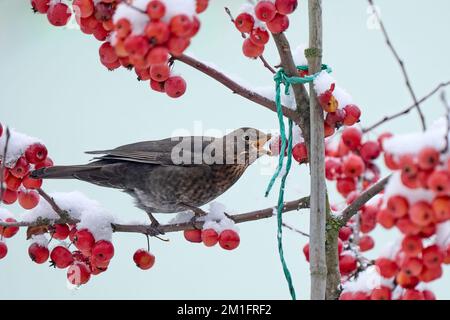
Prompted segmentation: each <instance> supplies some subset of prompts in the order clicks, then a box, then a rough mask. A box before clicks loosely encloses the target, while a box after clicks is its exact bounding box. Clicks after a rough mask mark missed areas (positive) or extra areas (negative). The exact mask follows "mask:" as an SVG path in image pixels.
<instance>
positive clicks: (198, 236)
mask: <svg viewBox="0 0 450 320" xmlns="http://www.w3.org/2000/svg"><path fill="white" fill-rule="evenodd" d="M183 234H184V238H185V239H186V240H187V241H189V242H194V243H200V242H202V231H201V230H198V229H193V230H184V232H183Z"/></svg>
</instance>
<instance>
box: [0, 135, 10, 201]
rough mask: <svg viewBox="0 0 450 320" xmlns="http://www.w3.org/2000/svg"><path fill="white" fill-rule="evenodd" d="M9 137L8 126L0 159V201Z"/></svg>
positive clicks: (1, 198) (0, 199) (1, 199)
mask: <svg viewBox="0 0 450 320" xmlns="http://www.w3.org/2000/svg"><path fill="white" fill-rule="evenodd" d="M10 138H11V132H10V131H9V127H6V132H5V148H4V149H3V157H2V159H1V160H2V161H0V203H1V202H2V201H3V188H4V186H3V182H4V180H5V177H4V173H5V166H6V154H7V153H8V144H9V139H10Z"/></svg>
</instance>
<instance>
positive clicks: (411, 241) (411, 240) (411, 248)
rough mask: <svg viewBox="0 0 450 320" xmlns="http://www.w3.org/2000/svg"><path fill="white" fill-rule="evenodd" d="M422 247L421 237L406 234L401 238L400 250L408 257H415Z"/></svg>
mask: <svg viewBox="0 0 450 320" xmlns="http://www.w3.org/2000/svg"><path fill="white" fill-rule="evenodd" d="M422 248H423V244H422V239H420V237H419V236H412V235H411V236H406V237H405V238H403V240H402V250H403V252H404V253H405V254H406V255H407V256H408V257H417V256H418V255H419V254H420V253H421V252H422Z"/></svg>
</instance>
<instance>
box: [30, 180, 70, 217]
mask: <svg viewBox="0 0 450 320" xmlns="http://www.w3.org/2000/svg"><path fill="white" fill-rule="evenodd" d="M37 192H38V193H39V195H40V196H41V197H42V198H43V199H44V200H45V201H47V203H48V204H49V205H50V206H51V207H52V209H53V211H55V212H56V213H57V214H58V216H59V217H60V218H61V219H65V218H68V217H69V215H68V213H67V211H65V210H63V209H61V207H60V206H58V204H57V203H56V202H55V199H53V198H52V197H51V196H49V195H48V194H47V193H46V192H45V191H44V190H42V189H41V188H38V189H37Z"/></svg>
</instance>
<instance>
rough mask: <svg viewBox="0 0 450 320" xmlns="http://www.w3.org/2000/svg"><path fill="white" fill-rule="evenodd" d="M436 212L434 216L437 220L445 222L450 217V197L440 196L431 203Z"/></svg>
mask: <svg viewBox="0 0 450 320" xmlns="http://www.w3.org/2000/svg"><path fill="white" fill-rule="evenodd" d="M431 206H432V208H433V212H434V217H435V218H436V221H437V222H444V221H446V220H449V219H450V197H449V196H440V197H436V198H435V199H434V200H433V203H432V204H431Z"/></svg>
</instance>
